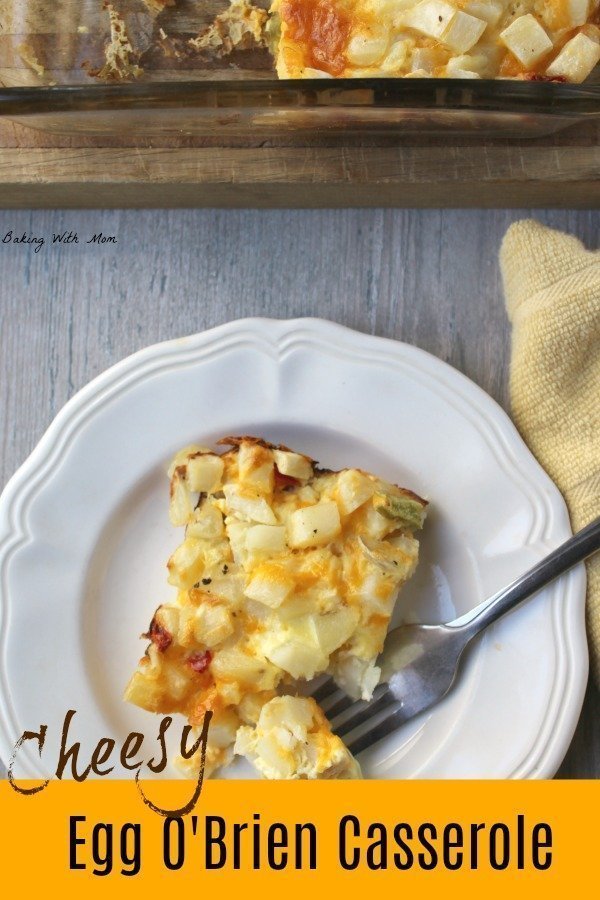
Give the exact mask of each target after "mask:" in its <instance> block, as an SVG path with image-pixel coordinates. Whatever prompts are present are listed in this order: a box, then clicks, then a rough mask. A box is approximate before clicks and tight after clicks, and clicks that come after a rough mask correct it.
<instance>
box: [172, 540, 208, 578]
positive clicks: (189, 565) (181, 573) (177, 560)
mask: <svg viewBox="0 0 600 900" xmlns="http://www.w3.org/2000/svg"><path fill="white" fill-rule="evenodd" d="M167 568H168V570H169V578H168V582H169V584H172V585H174V586H175V587H178V588H181V589H182V590H187V589H189V588H191V587H192V586H193V585H194V584H196V582H197V581H199V580H200V578H201V577H202V572H203V571H204V544H203V542H202V541H198V540H196V539H195V538H186V540H185V541H184V542H183V544H180V545H179V547H178V548H177V550H176V551H175V553H174V554H173V555H172V556H171V558H170V560H169V562H168V563H167Z"/></svg>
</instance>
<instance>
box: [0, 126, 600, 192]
mask: <svg viewBox="0 0 600 900" xmlns="http://www.w3.org/2000/svg"><path fill="white" fill-rule="evenodd" d="M599 138H600V126H598V125H594V124H592V123H590V125H589V126H582V127H581V128H579V129H577V130H574V129H569V130H568V131H566V132H565V133H564V134H558V135H555V136H551V137H548V138H546V139H538V140H535V141H528V140H523V141H508V140H505V141H495V142H490V141H487V142H482V141H481V140H479V141H477V140H474V139H467V138H463V139H459V138H456V139H454V140H444V139H440V138H438V139H437V140H430V141H429V142H427V143H423V142H422V141H421V142H418V141H415V139H414V138H412V139H407V140H405V141H404V142H403V143H402V144H401V145H398V144H397V143H396V144H395V143H394V142H392V141H390V138H389V137H387V138H385V137H381V138H379V139H375V138H373V137H371V138H369V139H367V138H365V139H364V140H361V141H354V142H352V143H345V144H341V145H340V141H339V139H338V140H336V139H334V138H333V137H328V138H325V137H320V138H318V139H317V140H316V142H315V141H312V142H308V143H307V142H306V140H305V142H304V143H302V142H299V139H298V140H296V141H292V142H291V141H290V139H288V142H287V144H286V141H284V140H283V139H281V140H279V141H263V142H262V143H261V144H260V145H257V146H248V145H246V146H244V145H243V142H240V140H239V139H238V140H237V141H236V140H233V139H232V140H231V141H229V142H228V145H227V146H224V145H222V143H223V142H219V140H218V139H217V138H214V137H213V138H212V139H211V138H202V139H200V138H197V137H194V136H190V137H189V138H187V139H183V140H180V141H178V140H176V139H175V138H173V137H172V136H164V135H163V136H157V137H156V138H152V139H150V138H138V139H133V138H132V137H131V136H127V134H126V133H125V137H124V138H123V142H122V145H121V146H119V144H118V142H117V141H116V140H115V138H114V137H113V138H111V137H95V138H92V137H89V136H87V137H86V136H70V137H69V136H67V137H65V136H63V135H49V134H45V133H44V132H37V131H34V130H32V129H30V128H25V127H23V126H22V125H19V124H16V123H12V122H9V121H7V120H0V206H1V207H4V208H23V207H35V208H41V207H51V208H54V207H57V206H61V207H63V208H67V207H69V208H81V207H103V208H111V207H123V206H128V207H152V208H156V207H194V208H197V207H245V208H262V207H269V208H281V207H285V208H288V207H302V208H326V207H327V208H329V207H345V206H353V207H359V206H360V207H379V206H389V207H427V208H430V207H440V206H453V207H478V208H481V207H485V208H490V207H493V208H510V207H513V208H514V207H518V206H525V205H527V206H530V207H548V206H552V207H565V208H595V207H597V206H598V205H600V140H599ZM236 144H237V145H236Z"/></svg>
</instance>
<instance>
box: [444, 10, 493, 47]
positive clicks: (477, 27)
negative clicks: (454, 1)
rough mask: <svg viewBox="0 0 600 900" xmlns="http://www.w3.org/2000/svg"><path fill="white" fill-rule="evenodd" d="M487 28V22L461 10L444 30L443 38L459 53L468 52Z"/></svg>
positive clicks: (448, 45) (445, 42)
mask: <svg viewBox="0 0 600 900" xmlns="http://www.w3.org/2000/svg"><path fill="white" fill-rule="evenodd" d="M486 28H487V22H483V21H482V20H481V19H477V18H475V16H470V15H469V14H468V13H465V12H462V11H461V10H459V11H458V12H457V13H456V15H455V16H454V17H453V19H452V21H451V22H450V24H449V26H448V28H447V29H446V31H445V32H444V36H443V37H442V40H443V42H444V44H446V46H447V47H450V48H451V49H452V50H455V51H456V52H457V53H466V52H467V50H470V49H471V47H474V46H475V44H476V43H477V41H478V40H479V38H480V37H481V35H482V34H483V32H484V31H485V29H486Z"/></svg>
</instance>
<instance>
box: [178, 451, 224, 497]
mask: <svg viewBox="0 0 600 900" xmlns="http://www.w3.org/2000/svg"><path fill="white" fill-rule="evenodd" d="M224 467H225V464H224V463H223V460H222V459H221V457H220V456H217V455H216V453H203V454H202V455H198V456H192V457H191V459H190V460H189V461H188V464H187V466H186V468H187V483H188V487H189V489H190V491H194V492H195V493H200V494H212V493H214V492H215V491H217V490H219V488H220V487H221V478H222V477H223V469H224Z"/></svg>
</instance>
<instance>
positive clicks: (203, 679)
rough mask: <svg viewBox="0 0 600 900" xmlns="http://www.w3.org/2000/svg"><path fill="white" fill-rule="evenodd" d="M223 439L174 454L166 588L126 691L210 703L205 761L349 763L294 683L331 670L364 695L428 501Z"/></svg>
mask: <svg viewBox="0 0 600 900" xmlns="http://www.w3.org/2000/svg"><path fill="white" fill-rule="evenodd" d="M219 444H221V445H224V446H226V447H229V448H230V449H228V450H226V451H225V452H223V453H215V452H212V451H211V450H210V449H207V448H204V447H199V446H190V447H186V448H185V449H183V450H182V451H180V452H179V453H178V454H177V455H176V457H175V459H174V460H173V462H172V464H171V467H170V470H169V476H170V496H171V499H170V519H171V522H172V524H173V525H175V526H184V527H185V538H184V541H183V543H182V544H181V545H180V546H179V547H178V548H177V549H176V550H175V552H174V553H173V555H172V556H171V558H170V560H169V562H168V571H169V576H168V580H169V583H170V584H171V585H173V587H174V588H175V589H176V591H177V593H176V595H175V597H174V598H173V601H172V602H170V603H165V604H163V605H162V606H160V607H159V608H158V609H157V610H156V612H155V614H154V616H153V618H152V621H151V623H150V627H149V629H148V632H147V633H146V634H145V635H144V637H146V638H147V639H149V641H150V643H149V645H148V648H147V650H146V654H145V656H144V657H143V658H142V659H141V661H140V663H139V666H138V668H137V670H136V671H135V672H134V674H133V676H132V678H131V680H130V682H129V685H128V687H127V690H126V693H125V698H126V699H127V700H129V701H131V702H133V703H135V704H137V705H138V706H141V707H143V708H144V709H147V710H150V711H151V712H155V713H163V714H164V713H173V712H178V713H182V714H183V715H184V716H186V718H187V719H188V722H189V723H190V724H191V725H192V726H194V727H199V726H200V725H201V723H202V720H203V716H204V713H205V711H207V710H210V711H211V712H212V720H211V723H210V729H209V737H208V746H207V753H206V759H207V773H208V772H210V771H213V770H214V769H216V768H218V767H219V766H222V765H224V764H226V763H227V762H229V761H230V760H231V759H232V757H233V755H234V754H240V755H244V756H246V757H247V758H248V759H250V760H251V761H252V762H253V763H254V765H255V766H256V768H257V769H258V770H259V771H260V772H261V773H262V774H263V775H264V776H266V777H273V778H300V777H305V778H306V777H310V778H315V777H318V778H326V777H357V776H358V775H359V774H360V770H359V768H358V765H357V763H356V762H355V761H354V760H353V759H352V757H351V755H350V754H349V752H348V751H347V749H346V748H345V746H344V745H343V743H342V741H341V740H340V739H339V738H338V737H337V736H336V735H334V734H333V733H332V732H331V729H330V726H329V723H328V722H327V719H326V718H325V716H324V714H323V713H322V711H321V710H320V709H319V707H318V706H317V704H316V703H315V701H314V700H313V699H312V698H307V697H298V696H293V695H294V694H295V693H297V690H298V687H299V685H301V683H304V682H306V681H309V680H310V679H312V678H314V677H315V676H317V675H319V674H321V673H325V672H327V673H330V674H331V675H332V676H333V677H334V679H335V680H336V682H337V683H338V685H339V686H340V687H341V688H342V689H343V690H344V691H345V692H346V693H348V694H349V695H351V696H352V697H355V698H362V699H365V700H368V699H369V698H370V697H371V695H372V693H373V689H374V688H375V686H376V685H377V683H378V680H379V676H380V670H379V668H378V667H377V664H376V662H377V657H378V655H379V653H380V652H381V650H382V648H383V643H384V639H385V635H386V632H387V628H388V624H389V621H390V617H391V615H392V611H393V609H394V604H395V601H396V598H397V596H398V592H399V589H400V587H401V586H402V584H404V582H405V581H406V580H407V579H408V578H410V576H411V575H412V573H413V571H414V569H415V566H416V564H417V558H418V542H417V540H416V539H415V538H414V536H413V533H414V531H416V530H417V529H419V528H420V527H421V526H422V524H423V521H424V518H425V510H426V506H427V503H426V501H425V500H422V499H421V498H420V497H418V496H417V495H416V494H414V493H412V492H411V491H409V490H406V489H403V488H399V487H397V486H395V485H393V484H389V483H388V482H385V481H383V480H381V479H380V478H377V477H375V476H374V475H370V474H368V473H367V472H364V471H362V470H360V469H344V470H342V471H339V472H332V471H329V470H325V469H319V468H318V467H317V465H316V463H315V462H314V461H313V460H312V459H310V458H309V457H308V456H305V455H303V454H301V453H296V452H293V451H292V450H290V449H288V448H287V447H284V446H275V445H273V444H269V443H267V442H266V441H263V440H260V439H257V438H252V437H239V438H238V437H231V438H225V439H224V440H223V441H220V442H219ZM197 762H198V761H197V760H192V761H191V762H184V761H183V760H180V765H181V767H182V769H183V771H184V772H185V773H186V774H192V773H191V768H190V767H193V766H194V765H197Z"/></svg>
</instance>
